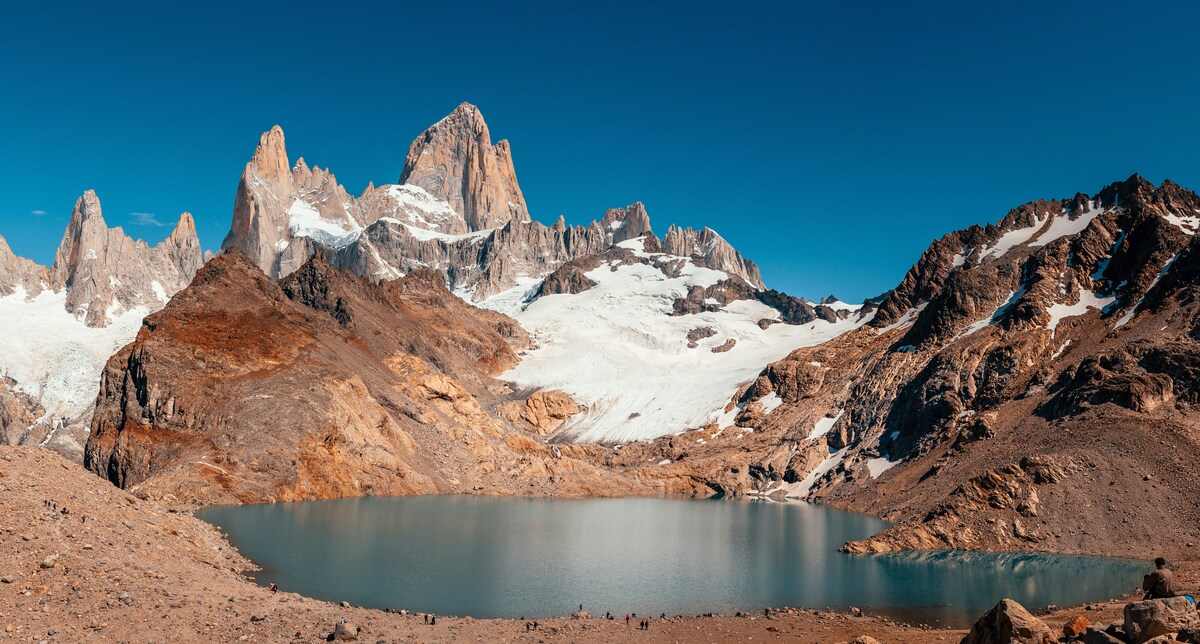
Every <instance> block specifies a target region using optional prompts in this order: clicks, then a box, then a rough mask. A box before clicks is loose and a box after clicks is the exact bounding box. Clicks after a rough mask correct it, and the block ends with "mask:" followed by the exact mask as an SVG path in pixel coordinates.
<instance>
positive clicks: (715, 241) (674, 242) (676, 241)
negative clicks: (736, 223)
mask: <svg viewBox="0 0 1200 644" xmlns="http://www.w3.org/2000/svg"><path fill="white" fill-rule="evenodd" d="M662 249H663V252H664V253H667V254H669V255H679V256H681V257H693V258H698V259H700V260H702V262H701V263H703V265H705V266H707V267H709V268H712V269H715V270H718V271H724V272H726V273H729V274H730V275H735V276H737V277H740V278H742V279H743V280H745V281H746V283H747V284H749V285H750V286H753V287H754V288H756V289H758V290H763V289H765V288H766V287H765V286H764V285H763V281H762V275H760V274H759V272H758V266H755V264H754V262H752V261H750V260H748V259H745V258H744V257H742V256H741V254H740V253H738V252H737V251H736V250H734V248H733V246H730V245H729V242H727V241H725V239H724V238H723V237H721V236H720V235H718V234H717V232H716V231H715V230H713V229H711V228H705V229H703V230H692V229H691V228H679V227H677V226H674V225H672V226H671V227H670V228H668V229H667V234H666V236H665V237H663V241H662Z"/></svg>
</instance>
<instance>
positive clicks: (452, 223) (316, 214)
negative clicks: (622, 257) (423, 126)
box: [222, 103, 762, 302]
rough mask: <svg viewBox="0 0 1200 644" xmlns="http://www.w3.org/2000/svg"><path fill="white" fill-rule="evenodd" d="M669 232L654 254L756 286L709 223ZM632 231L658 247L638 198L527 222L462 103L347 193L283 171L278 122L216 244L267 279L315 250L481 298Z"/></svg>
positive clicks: (506, 164) (314, 176)
mask: <svg viewBox="0 0 1200 644" xmlns="http://www.w3.org/2000/svg"><path fill="white" fill-rule="evenodd" d="M669 237H670V239H671V243H672V250H667V251H666V252H668V253H674V254H678V255H680V256H682V257H690V258H693V259H694V260H695V261H696V262H697V263H699V264H702V265H704V266H708V267H710V268H714V269H716V270H721V271H725V272H727V273H729V274H730V275H731V276H734V277H736V278H738V279H741V280H743V281H745V282H746V283H747V284H749V285H750V286H752V287H753V288H762V278H761V277H760V276H759V274H758V268H757V267H756V266H754V264H753V263H752V262H750V261H748V260H746V259H744V258H743V257H741V255H739V254H738V253H737V251H736V250H734V249H733V248H732V247H731V246H730V245H729V244H728V243H727V242H725V240H723V239H721V237H720V236H719V235H717V234H716V233H715V232H713V231H711V230H708V229H705V230H703V231H699V232H697V231H692V230H690V229H687V230H685V229H676V228H674V227H672V228H671V229H670V232H669ZM638 238H644V239H645V240H646V241H645V243H646V244H649V248H651V249H652V251H653V252H660V251H661V250H663V249H662V248H661V247H660V245H659V240H658V238H657V237H655V235H654V233H653V231H652V229H651V226H650V218H649V216H648V215H647V213H646V209H645V206H643V205H642V204H641V203H640V202H639V203H634V204H631V205H630V206H627V207H625V208H614V209H611V210H609V211H608V212H607V213H605V216H604V217H603V218H602V219H601V220H599V221H593V222H592V223H591V224H590V225H588V226H567V225H566V224H565V223H564V222H563V221H562V220H561V218H560V220H559V221H558V222H556V223H555V224H554V225H551V226H546V225H544V224H541V223H539V222H535V221H532V220H531V218H530V216H529V212H528V209H527V207H526V205H525V198H524V196H523V195H522V194H521V189H520V186H519V185H518V184H517V178H516V173H515V171H514V169H513V164H512V157H511V154H510V151H509V146H508V143H507V142H506V141H500V142H499V143H497V144H495V145H492V143H491V135H490V132H489V130H488V127H487V124H486V123H485V122H484V120H483V116H482V115H481V114H480V113H479V110H478V109H477V108H476V107H475V106H473V105H470V104H467V103H463V104H462V105H460V106H459V107H458V108H457V109H455V110H454V112H453V113H451V114H450V115H449V116H447V117H446V118H444V119H442V120H441V121H439V122H437V123H435V124H434V125H432V126H431V127H429V128H428V129H427V130H426V131H425V132H423V133H422V134H421V135H420V136H418V137H417V138H416V140H414V141H413V143H412V145H411V147H410V148H409V152H408V156H407V159H406V161H405V166H404V170H403V172H402V174H401V177H400V183H399V184H396V185H383V186H379V187H376V186H374V185H371V186H368V187H367V189H366V190H365V191H364V192H363V193H362V194H361V195H359V196H358V197H357V198H355V197H351V196H350V195H349V194H347V192H346V190H345V188H343V187H342V186H341V185H339V184H338V183H337V180H336V178H335V177H334V176H333V175H332V174H331V173H330V172H329V171H327V170H321V169H320V168H312V169H310V168H309V167H308V165H307V164H305V163H304V160H303V159H300V160H298V161H297V162H296V164H295V165H294V166H291V169H289V160H288V154H287V149H286V146H285V144H284V138H283V131H282V130H281V129H279V127H278V126H276V127H275V128H272V129H271V131H269V132H267V133H265V134H263V136H262V138H261V139H260V140H259V144H258V147H257V149H256V150H255V152H254V155H253V156H252V157H251V160H250V162H249V163H247V164H246V168H245V170H244V171H243V173H242V178H241V181H240V183H239V185H238V191H237V197H236V199H235V203H234V218H233V225H232V227H231V229H230V231H229V234H228V236H227V237H226V238H225V241H224V243H223V244H222V248H238V249H240V250H242V252H244V253H245V254H246V255H247V256H249V257H250V258H251V259H252V260H253V261H254V263H255V264H256V265H257V266H258V267H259V268H261V269H262V270H263V271H264V272H265V273H267V275H269V276H271V277H274V278H278V277H284V276H287V275H289V274H291V272H292V271H295V270H296V269H297V268H298V267H299V266H300V265H301V264H302V263H304V261H306V260H307V259H308V258H309V257H311V256H312V255H313V253H315V252H316V251H317V250H318V249H321V250H324V251H325V252H326V253H327V255H328V257H329V261H330V262H331V263H332V264H333V265H335V266H338V267H341V268H350V269H351V270H353V271H354V272H356V273H358V274H360V275H364V276H368V277H371V278H373V279H396V278H398V277H401V276H403V275H406V274H408V273H410V272H412V271H414V270H420V269H426V268H428V269H433V270H439V271H443V272H444V273H445V274H446V280H447V284H448V285H449V287H450V288H451V290H454V291H455V292H457V293H459V294H461V295H464V296H466V297H469V298H470V299H472V301H475V302H481V301H483V300H485V299H487V298H489V297H492V296H494V295H497V294H499V293H501V292H503V291H506V290H508V289H512V288H514V287H517V286H520V285H522V284H532V283H536V282H540V281H541V280H542V279H543V278H545V277H546V276H547V275H549V274H551V273H552V272H554V271H555V270H556V269H558V268H559V267H561V266H563V265H564V264H566V263H568V262H571V261H574V260H584V259H586V258H588V257H591V256H595V255H600V254H604V253H606V252H608V251H610V250H612V249H613V248H614V247H616V246H617V245H618V244H621V243H623V242H626V241H630V240H634V239H638Z"/></svg>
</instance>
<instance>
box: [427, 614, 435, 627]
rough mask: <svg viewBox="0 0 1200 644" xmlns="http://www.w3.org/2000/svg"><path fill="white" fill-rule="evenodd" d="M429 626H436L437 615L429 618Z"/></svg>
mask: <svg viewBox="0 0 1200 644" xmlns="http://www.w3.org/2000/svg"><path fill="white" fill-rule="evenodd" d="M429 625H430V626H437V615H432V616H430V617H429Z"/></svg>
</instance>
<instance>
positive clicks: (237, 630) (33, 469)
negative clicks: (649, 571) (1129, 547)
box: [0, 447, 1195, 643]
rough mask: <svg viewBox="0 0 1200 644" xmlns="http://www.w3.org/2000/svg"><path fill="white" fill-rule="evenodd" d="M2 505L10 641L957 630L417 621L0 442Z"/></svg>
mask: <svg viewBox="0 0 1200 644" xmlns="http://www.w3.org/2000/svg"><path fill="white" fill-rule="evenodd" d="M47 503H48V504H49V505H47ZM0 509H2V511H3V516H4V517H6V519H5V521H4V523H3V525H0V548H2V551H3V552H4V556H3V557H2V558H0V607H3V608H0V638H3V639H9V640H12V641H34V642H43V641H45V642H68V641H81V640H94V641H136V642H168V641H175V642H178V641H200V640H203V641H259V642H263V641H269V642H274V641H296V642H299V641H319V640H323V639H325V638H326V637H328V636H330V635H331V634H332V633H333V631H334V629H335V627H336V626H337V624H338V623H339V622H342V621H344V622H345V623H346V624H347V625H352V626H353V628H354V629H355V631H354V633H355V635H356V637H357V640H358V641H369V642H376V641H428V642H437V641H456V640H468V639H470V640H479V639H483V640H488V641H510V642H520V641H529V642H537V641H583V642H588V641H595V642H600V641H604V642H622V641H635V640H636V641H644V640H647V639H651V640H653V641H667V642H670V641H679V642H690V641H711V642H725V641H735V640H736V641H746V640H747V639H749V638H756V639H762V638H766V639H768V640H786V641H800V642H842V641H847V642H848V641H853V640H855V639H856V638H859V637H860V636H868V637H872V638H875V639H876V640H878V641H884V642H901V643H905V642H936V641H946V642H952V641H958V640H959V639H960V638H962V637H963V636H964V634H965V633H966V631H962V630H939V629H934V628H922V627H920V626H910V625H905V624H901V623H898V622H896V621H893V620H890V619H887V618H885V617H881V616H870V615H862V616H856V615H854V614H845V613H837V612H831V611H823V610H808V609H771V610H767V611H766V612H765V614H763V613H753V614H749V615H744V616H741V617H738V616H729V615H713V616H704V617H673V618H668V619H666V620H657V619H655V620H654V621H653V622H652V623H651V625H650V631H649V632H648V633H647V632H645V631H641V630H639V629H638V628H637V623H636V620H635V621H634V622H633V624H632V625H630V626H629V627H627V626H626V625H625V624H624V623H623V621H624V620H613V621H608V620H603V619H579V618H570V617H561V618H551V619H539V620H538V622H539V623H538V629H537V630H536V631H533V630H530V631H526V630H525V629H526V626H525V623H523V622H521V621H519V620H506V619H488V620H482V619H481V620H477V619H471V618H465V617H464V618H456V617H445V616H440V617H439V618H438V620H437V623H436V625H427V624H425V623H424V621H423V616H422V615H420V614H404V613H401V612H391V611H383V610H374V609H365V608H358V607H352V606H348V605H345V604H336V603H332V602H325V601H319V600H315V599H310V598H306V597H302V596H300V595H297V594H294V593H289V592H279V593H272V592H271V591H269V590H268V589H266V588H264V587H262V586H259V585H258V584H256V583H255V582H254V581H253V580H252V579H251V578H249V577H247V576H246V575H245V572H246V571H248V570H250V569H252V568H253V564H252V563H251V562H250V561H248V560H247V559H246V558H244V557H243V556H242V555H241V554H239V553H238V552H237V551H236V549H235V548H234V547H233V546H232V545H231V544H230V543H229V542H228V541H227V540H226V539H225V538H224V536H223V535H222V534H221V533H220V531H219V530H218V529H217V528H215V527H213V526H211V525H209V524H207V523H204V522H203V521H200V520H199V519H196V518H195V517H194V516H192V515H191V514H190V512H188V511H186V510H179V509H177V508H175V507H172V506H171V505H170V504H168V503H164V502H162V501H157V500H144V499H139V498H138V497H136V496H134V495H132V494H129V493H127V492H124V491H122V490H120V489H118V488H116V487H114V486H112V485H111V484H109V483H107V482H105V481H103V480H102V479H100V478H98V477H95V476H94V475H92V474H91V473H89V472H87V471H86V470H84V469H83V468H81V467H79V466H78V465H76V464H74V463H71V462H70V461H68V460H66V459H64V458H62V457H60V456H58V455H57V454H54V453H52V452H50V451H48V450H42V449H36V448H29V447H18V448H11V447H0ZM1194 568H1195V566H1194V565H1192V564H1191V563H1190V562H1189V563H1188V564H1187V565H1185V566H1183V567H1181V573H1182V575H1183V578H1184V580H1185V582H1187V581H1190V579H1191V578H1192V577H1193V572H1194ZM1131 583H1132V582H1131ZM1185 587H1189V588H1190V586H1187V585H1186V584H1185ZM998 599H999V598H998ZM1124 603H1125V602H1124V601H1121V600H1118V601H1112V602H1102V603H1100V604H1096V605H1092V606H1089V607H1088V608H1087V609H1075V610H1066V611H1056V612H1055V613H1052V614H1050V615H1048V616H1045V617H1043V619H1044V620H1045V621H1046V622H1047V623H1048V624H1050V625H1051V627H1052V628H1055V629H1060V628H1061V626H1062V625H1064V624H1067V623H1070V622H1071V621H1073V620H1074V619H1075V618H1076V617H1077V616H1079V615H1080V614H1083V615H1086V616H1087V617H1088V619H1089V621H1091V622H1092V623H1103V622H1113V621H1119V620H1120V612H1121V609H1122V607H1123V605H1124ZM358 629H361V632H360V631H359V630H358ZM862 641H867V642H869V641H870V640H862Z"/></svg>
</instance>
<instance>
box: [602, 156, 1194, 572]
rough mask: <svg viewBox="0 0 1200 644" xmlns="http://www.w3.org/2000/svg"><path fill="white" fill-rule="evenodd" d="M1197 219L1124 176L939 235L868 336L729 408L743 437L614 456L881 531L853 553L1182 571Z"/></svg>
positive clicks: (1190, 453)
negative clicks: (1091, 556)
mask: <svg viewBox="0 0 1200 644" xmlns="http://www.w3.org/2000/svg"><path fill="white" fill-rule="evenodd" d="M1198 213H1200V197H1198V196H1197V195H1196V194H1194V193H1192V192H1190V191H1188V190H1185V189H1183V188H1181V187H1180V186H1178V185H1176V184H1174V183H1171V182H1169V181H1168V182H1164V183H1163V184H1162V185H1161V186H1157V187H1155V186H1153V185H1151V184H1149V183H1148V182H1146V181H1145V180H1144V179H1141V178H1140V177H1137V176H1134V177H1130V178H1129V179H1127V180H1125V181H1121V182H1117V183H1114V184H1112V185H1110V186H1107V187H1105V188H1103V189H1102V190H1100V191H1099V192H1098V193H1097V194H1096V195H1093V196H1088V195H1082V194H1080V195H1076V196H1075V197H1073V198H1070V199H1064V200H1059V201H1037V202H1033V203H1030V204H1026V205H1024V206H1021V207H1019V208H1017V209H1014V210H1013V211H1011V212H1010V213H1009V214H1008V215H1007V216H1006V217H1004V218H1003V219H1002V220H1001V221H1000V222H999V223H997V224H994V225H989V226H983V227H981V226H974V227H971V228H968V229H966V230H962V231H957V232H954V233H951V234H949V235H946V236H945V237H943V238H942V239H939V240H937V241H935V242H934V243H933V245H931V246H930V248H929V249H928V250H927V251H926V252H925V253H924V254H923V255H922V257H921V259H920V260H919V261H918V262H917V264H916V265H914V266H913V267H912V269H911V270H910V271H909V272H908V274H907V275H906V276H905V277H904V279H903V280H902V281H901V282H900V284H898V285H897V287H896V288H895V289H893V290H892V291H890V292H889V293H888V294H887V295H886V296H885V297H883V298H882V299H881V300H880V301H879V305H878V309H877V310H874V311H873V312H872V315H873V317H872V318H871V320H870V322H869V323H867V324H866V325H865V326H863V327H862V328H858V329H856V330H852V331H849V332H847V333H845V334H842V335H840V336H838V337H836V338H833V339H831V340H829V341H828V342H825V343H823V344H820V345H817V346H812V347H806V348H801V349H798V350H796V351H794V352H792V354H791V355H789V356H788V357H787V358H785V359H784V360H781V361H778V362H775V363H773V364H771V365H769V366H768V367H767V368H766V369H764V370H762V371H761V373H760V374H759V377H758V378H757V379H755V380H753V381H752V382H750V383H748V384H747V385H745V386H744V387H743V388H742V389H741V390H740V391H739V392H738V394H737V395H736V396H735V397H734V398H733V399H732V400H730V401H729V404H728V406H727V411H728V412H729V413H730V414H731V415H734V419H733V422H734V424H735V426H737V427H746V428H749V429H752V430H753V433H744V434H737V433H733V434H732V435H731V432H730V430H729V429H725V430H724V431H717V430H715V429H712V428H709V429H705V430H700V431H697V432H689V433H687V434H683V435H681V436H679V437H676V438H675V439H673V440H670V441H668V440H666V439H663V440H662V441H659V442H656V443H655V444H654V446H653V448H648V449H646V450H644V451H643V450H641V449H629V448H628V447H627V448H626V449H625V450H623V451H622V455H621V459H619V461H620V462H622V463H628V464H629V465H630V466H633V464H635V463H636V462H637V460H638V459H647V460H649V459H654V458H662V459H672V460H674V459H676V458H678V457H679V456H681V455H682V454H683V453H684V452H686V453H687V458H686V459H684V460H683V461H681V464H680V467H679V470H677V471H675V473H674V474H675V475H676V476H679V475H684V476H686V477H689V478H690V480H691V482H692V484H693V485H694V486H696V489H697V490H699V491H698V492H697V493H699V494H703V493H706V492H707V493H712V492H716V491H721V492H724V493H727V494H729V493H733V494H777V495H785V496H793V497H797V498H809V499H814V500H819V501H821V502H824V503H830V504H833V505H835V506H837V507H841V508H846V509H851V510H856V511H864V512H869V513H872V514H875V515H877V516H883V517H885V518H887V519H889V520H891V521H893V522H895V524H896V525H895V526H894V527H892V528H890V529H888V530H886V531H885V532H883V533H881V534H880V535H877V536H875V537H873V538H871V539H868V540H866V541H863V542H855V543H852V544H848V545H847V549H849V550H852V551H856V552H881V551H891V550H896V549H906V548H967V549H988V550H1012V549H1021V550H1029V549H1035V550H1050V551H1058V552H1096V553H1099V552H1108V553H1112V552H1122V553H1125V554H1131V555H1136V556H1149V557H1153V556H1156V555H1157V554H1165V555H1167V556H1171V555H1172V554H1175V555H1178V556H1183V553H1182V548H1181V547H1180V545H1179V544H1180V543H1183V542H1187V541H1189V540H1190V541H1195V540H1197V539H1198V538H1200V529H1198V528H1197V526H1198V525H1200V510H1198V508H1200V494H1197V493H1196V492H1195V490H1196V486H1195V480H1194V476H1193V475H1191V474H1188V473H1187V472H1188V471H1189V468H1188V467H1187V466H1186V465H1185V464H1187V463H1190V462H1193V461H1194V460H1196V459H1197V458H1200V447H1198V445H1197V443H1196V442H1195V440H1194V434H1193V431H1194V430H1193V423H1192V421H1191V420H1190V418H1191V417H1192V415H1193V414H1194V413H1195V405H1196V404H1197V403H1200V392H1198V391H1197V389H1196V384H1195V383H1196V382H1197V381H1198V376H1200V367H1197V365H1200V334H1198V333H1197V328H1200V322H1198V321H1197V320H1200V298H1198V297H1197V295H1198V294H1200V293H1198V289H1200V286H1198V284H1200V241H1197V238H1196V237H1195V233H1196V232H1197V230H1198V229H1200V220H1198V219H1197V215H1198ZM667 245H668V244H665V243H664V247H665V246H667ZM707 297H708V295H707V294H706V293H701V294H699V295H697V296H696V297H694V298H693V297H691V296H689V297H688V298H687V299H688V301H689V303H688V304H687V305H686V306H685V307H684V308H685V312H690V311H691V310H693V309H695V310H703V307H704V304H705V302H706V301H707V300H706V298H707ZM759 297H760V298H761V297H762V292H760V294H759ZM823 306H825V307H827V308H831V309H832V310H835V311H836V310H837V307H839V304H838V303H836V302H827V303H826V304H825V305H823ZM782 308H783V309H786V308H788V307H782ZM818 308H819V307H813V312H814V313H816V312H817V309H818ZM796 310H797V311H798V312H799V313H800V314H802V315H809V313H808V312H807V311H805V310H804V309H803V307H797V309H796ZM818 317H819V316H818ZM735 350H736V347H735ZM698 441H703V443H698ZM626 459H628V460H626ZM684 464H686V467H684ZM732 468H736V469H737V474H734V473H733V472H732V471H731V469H732ZM676 481H678V479H676ZM1131 491H1132V492H1134V493H1136V495H1137V497H1138V499H1139V502H1138V503H1137V504H1136V507H1131V506H1130V504H1129V503H1127V502H1126V498H1127V497H1126V495H1127V494H1129V493H1130V492H1131ZM1083 498H1086V499H1088V502H1087V503H1081V502H1080V499H1083ZM1130 525H1155V526H1159V527H1161V528H1162V530H1161V531H1158V536H1155V535H1154V534H1153V532H1154V531H1151V534H1149V535H1145V534H1142V533H1141V532H1134V531H1130V530H1129V529H1128V527H1129V526H1130Z"/></svg>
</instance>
